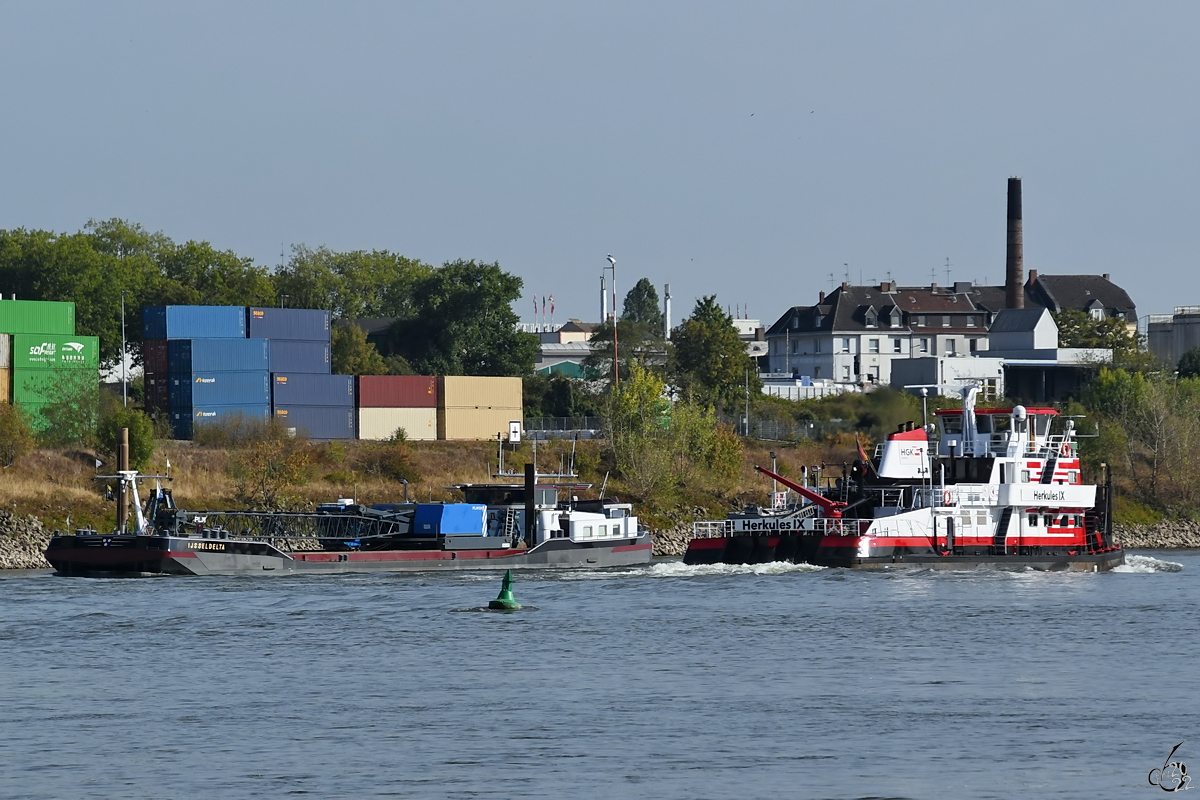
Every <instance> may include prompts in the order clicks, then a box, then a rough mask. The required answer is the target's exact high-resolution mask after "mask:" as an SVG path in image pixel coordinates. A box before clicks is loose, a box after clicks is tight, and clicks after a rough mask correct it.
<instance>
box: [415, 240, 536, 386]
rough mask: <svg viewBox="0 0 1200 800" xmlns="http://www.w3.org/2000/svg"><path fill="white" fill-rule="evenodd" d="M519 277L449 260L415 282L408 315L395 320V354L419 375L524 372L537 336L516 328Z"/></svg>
mask: <svg viewBox="0 0 1200 800" xmlns="http://www.w3.org/2000/svg"><path fill="white" fill-rule="evenodd" d="M521 285H522V282H521V279H520V278H518V277H517V276H515V275H510V274H509V273H507V272H504V271H503V270H501V269H500V265H499V264H495V263H493V264H480V263H476V262H475V261H453V262H449V263H446V264H444V265H442V266H441V267H439V268H438V269H435V270H433V272H432V273H431V274H429V275H428V276H426V277H424V278H422V279H420V280H419V281H417V284H416V286H415V288H414V293H413V298H412V302H413V305H414V308H415V311H414V313H413V315H412V316H411V317H408V318H402V319H400V320H397V322H396V324H395V326H393V329H392V334H393V337H394V339H395V341H396V343H397V347H396V349H397V351H398V352H397V353H396V354H397V355H399V356H401V357H403V358H404V359H405V360H406V361H407V362H408V363H409V364H410V365H412V367H413V369H415V370H417V372H418V373H420V374H422V375H497V376H504V375H509V376H512V375H528V374H529V373H530V372H532V371H533V364H534V361H535V360H536V358H537V352H538V341H537V339H536V338H535V337H534V336H532V335H531V334H528V333H522V332H520V331H518V330H517V328H516V326H517V322H518V317H517V315H516V314H515V313H514V312H513V310H512V307H511V303H512V302H514V301H515V300H517V299H518V298H519V297H520V296H521Z"/></svg>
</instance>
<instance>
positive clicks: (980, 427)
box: [975, 414, 992, 433]
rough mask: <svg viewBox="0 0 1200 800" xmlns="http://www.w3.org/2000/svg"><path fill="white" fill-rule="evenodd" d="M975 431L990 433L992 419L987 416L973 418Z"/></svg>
mask: <svg viewBox="0 0 1200 800" xmlns="http://www.w3.org/2000/svg"><path fill="white" fill-rule="evenodd" d="M975 430H977V431H979V432H980V433H991V432H992V417H991V415H989V414H980V415H979V416H978V417H976V418H975Z"/></svg>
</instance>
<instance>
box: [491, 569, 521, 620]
mask: <svg viewBox="0 0 1200 800" xmlns="http://www.w3.org/2000/svg"><path fill="white" fill-rule="evenodd" d="M512 582H513V581H512V570H511V569H510V570H505V572H504V582H503V583H501V584H500V594H499V595H497V596H496V599H495V600H493V601H492V602H490V603H488V608H491V609H495V610H497V611H516V610H517V609H518V608H520V607H521V604H520V603H518V602H517V601H516V600H514V599H513V596H512Z"/></svg>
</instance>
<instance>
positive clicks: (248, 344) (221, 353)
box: [142, 306, 271, 439]
mask: <svg viewBox="0 0 1200 800" xmlns="http://www.w3.org/2000/svg"><path fill="white" fill-rule="evenodd" d="M142 333H143V336H144V337H145V338H144V341H143V346H142V354H143V360H144V364H145V368H146V373H145V386H146V409H147V410H148V411H156V412H161V411H164V410H169V414H170V420H171V429H172V432H173V434H174V436H175V437H176V438H178V439H190V438H192V436H193V435H194V433H195V429H196V425H197V424H204V423H214V422H222V421H230V420H233V419H237V418H249V419H258V420H263V421H266V420H267V419H269V418H270V414H271V384H270V373H269V371H268V367H269V365H270V349H269V345H268V343H267V341H266V340H264V339H247V338H246V310H245V308H243V307H241V306H147V307H146V308H144V309H143V310H142Z"/></svg>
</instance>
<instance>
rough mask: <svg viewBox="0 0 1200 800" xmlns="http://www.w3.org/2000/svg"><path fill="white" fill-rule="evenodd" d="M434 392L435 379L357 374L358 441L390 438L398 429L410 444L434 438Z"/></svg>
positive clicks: (435, 395)
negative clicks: (411, 441)
mask: <svg viewBox="0 0 1200 800" xmlns="http://www.w3.org/2000/svg"><path fill="white" fill-rule="evenodd" d="M437 389H438V383H437V378H430V377H423V376H420V375H360V376H359V378H358V438H360V439H390V438H392V436H394V435H395V433H396V431H397V430H400V429H403V431H404V434H405V436H406V437H407V438H409V439H411V440H414V441H427V440H432V439H436V438H438V436H437V407H438V391H437Z"/></svg>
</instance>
